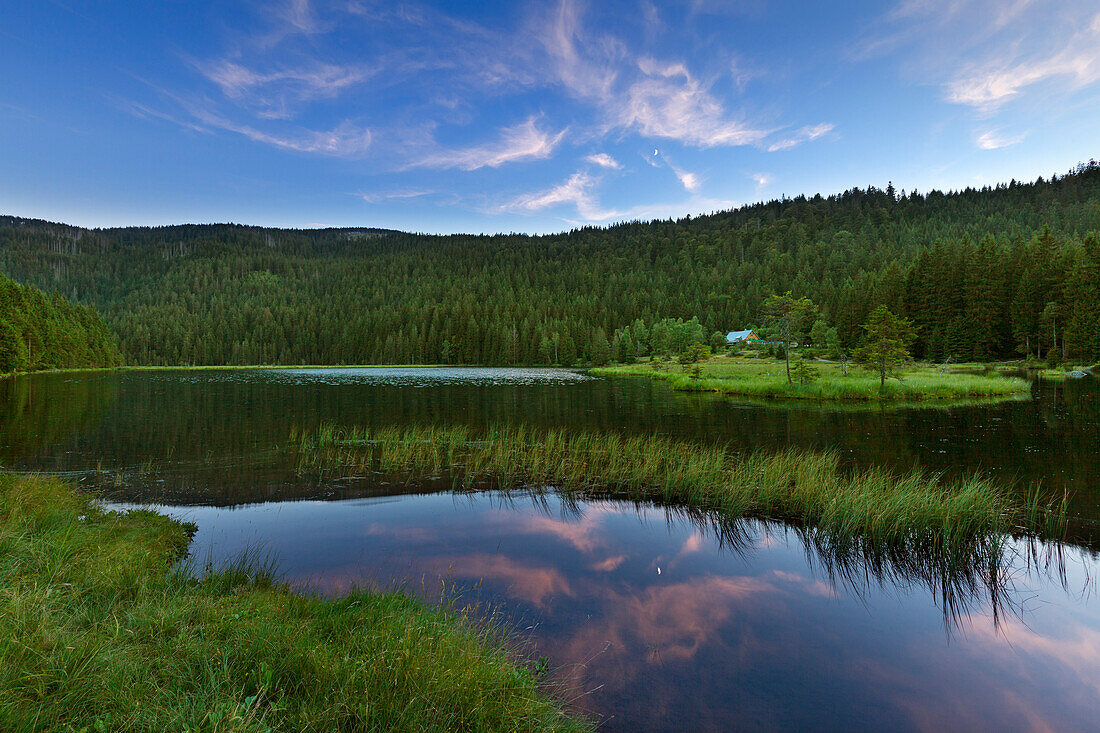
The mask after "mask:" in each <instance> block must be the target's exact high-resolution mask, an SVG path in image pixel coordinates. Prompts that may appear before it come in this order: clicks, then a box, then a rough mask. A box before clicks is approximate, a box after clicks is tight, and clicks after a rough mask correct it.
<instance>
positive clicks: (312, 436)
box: [292, 426, 1065, 552]
mask: <svg viewBox="0 0 1100 733" xmlns="http://www.w3.org/2000/svg"><path fill="white" fill-rule="evenodd" d="M292 443H294V444H296V446H297V448H296V449H297V451H298V455H299V467H300V470H301V471H303V472H316V473H318V474H319V475H322V476H323V475H324V474H325V473H326V472H331V471H337V472H341V473H342V472H345V471H348V470H353V471H355V470H360V471H361V470H378V471H381V472H383V473H388V474H393V473H406V474H411V475H422V476H423V475H435V474H439V473H448V474H450V475H452V476H454V477H455V480H456V485H457V486H460V487H465V488H477V487H480V486H485V485H489V486H493V487H499V488H520V487H522V488H528V489H533V490H535V491H547V490H553V491H559V492H562V493H566V494H569V493H574V492H586V493H596V494H600V493H606V494H610V495H615V496H622V497H624V498H629V499H635V500H648V501H658V502H663V503H669V504H676V505H680V506H688V507H698V508H702V509H706V510H713V511H715V512H716V513H717V514H718V515H719V516H721V517H723V518H725V519H736V518H739V517H743V516H757V517H764V518H772V519H783V520H788V521H791V522H794V523H796V524H800V525H807V526H813V527H816V528H818V529H820V530H822V531H824V532H826V533H829V534H830V535H832V536H835V537H840V538H859V539H860V540H861V541H864V542H866V543H869V544H870V545H871V546H877V547H883V548H885V547H895V548H897V547H904V548H907V549H909V550H913V551H935V552H939V551H943V550H948V551H950V552H954V551H956V550H959V549H960V548H965V547H966V546H967V545H968V543H971V542H972V541H973V540H975V539H977V538H983V537H990V536H994V535H998V534H1005V533H1009V532H1023V533H1033V534H1043V535H1047V536H1050V535H1051V534H1054V535H1057V534H1058V533H1060V532H1061V531H1062V529H1061V528H1062V526H1063V524H1064V513H1065V504H1064V503H1063V504H1062V505H1060V506H1058V507H1053V506H1052V507H1043V506H1040V504H1039V499H1038V496H1037V495H1036V496H1035V497H1033V498H1032V499H1031V500H1030V501H1023V502H1019V503H1014V502H1013V501H1012V500H1011V499H1010V497H1009V496H1008V495H1007V494H1006V493H1005V492H1003V491H1001V490H999V489H998V487H996V486H994V485H993V484H992V483H991V482H990V481H988V480H986V479H984V478H981V477H978V476H974V477H970V478H967V479H963V480H959V481H954V482H946V481H943V480H941V479H940V478H938V477H937V476H934V475H929V474H925V473H920V472H911V473H908V474H905V475H901V476H898V475H895V474H892V473H890V472H888V471H886V470H884V469H879V468H873V469H865V470H860V471H842V470H840V468H839V466H838V462H839V459H838V457H837V455H836V454H834V453H828V452H826V453H809V452H804V451H797V450H787V451H783V452H780V453H775V454H766V453H752V454H748V455H737V454H734V453H731V452H729V451H728V450H726V449H725V448H723V447H715V446H700V445H694V444H689V443H684V442H679V441H674V440H669V439H665V438H661V437H657V436H642V437H637V436H636V437H623V436H620V435H617V434H603V433H566V432H561V431H549V432H546V431H536V430H528V429H526V428H522V427H516V428H511V427H504V428H489V429H488V430H487V431H485V432H483V433H474V432H471V431H470V430H469V429H468V428H465V427H416V426H411V427H396V428H379V429H354V428H346V429H345V428H336V427H332V426H322V427H321V428H319V429H318V430H317V431H315V432H306V433H304V434H302V435H298V436H293V437H292Z"/></svg>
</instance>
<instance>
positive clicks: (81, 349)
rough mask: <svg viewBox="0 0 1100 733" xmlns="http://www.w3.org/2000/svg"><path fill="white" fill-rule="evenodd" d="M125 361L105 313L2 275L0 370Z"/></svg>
mask: <svg viewBox="0 0 1100 733" xmlns="http://www.w3.org/2000/svg"><path fill="white" fill-rule="evenodd" d="M121 362H122V357H121V355H120V354H119V350H118V346H117V345H116V344H115V338H114V336H113V335H112V334H111V332H110V331H109V330H108V329H107V326H106V325H105V324H104V323H103V320H102V319H101V318H100V317H99V315H98V314H97V313H96V312H95V311H94V310H92V309H91V308H89V307H87V306H82V305H74V304H73V303H70V302H69V301H67V300H65V299H64V298H63V297H61V296H60V295H58V294H56V293H53V294H46V293H43V292H42V291H41V290H38V289H37V288H33V287H29V286H25V285H19V284H18V283H15V282H12V280H11V279H9V278H7V277H4V276H3V275H0V374H7V373H10V372H20V371H33V370H36V369H68V368H75V367H110V366H117V365H118V364H120V363H121Z"/></svg>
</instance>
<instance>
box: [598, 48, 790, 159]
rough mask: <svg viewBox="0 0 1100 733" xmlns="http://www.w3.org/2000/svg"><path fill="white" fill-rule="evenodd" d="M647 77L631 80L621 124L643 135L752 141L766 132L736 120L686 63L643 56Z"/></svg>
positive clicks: (703, 142) (699, 141)
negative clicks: (695, 76) (661, 60)
mask: <svg viewBox="0 0 1100 733" xmlns="http://www.w3.org/2000/svg"><path fill="white" fill-rule="evenodd" d="M638 69H639V70H640V71H641V72H642V78H641V79H639V80H638V81H636V82H634V83H633V84H631V85H630V87H629V89H628V90H627V92H626V94H625V97H624V99H623V102H622V105H621V107H620V109H621V111H620V113H619V120H618V122H619V124H620V125H622V126H623V127H634V128H637V130H638V131H639V132H641V133H642V134H643V135H649V136H652V137H661V138H668V139H673V140H678V141H680V142H683V143H687V144H690V145H695V146H698V147H704V148H709V147H715V146H719V145H751V144H753V143H756V142H759V141H760V140H761V139H762V138H764V137H765V136H767V134H768V133H767V132H766V131H764V130H760V129H757V128H755V127H753V126H752V125H749V124H747V123H745V122H742V121H738V120H734V119H732V118H731V117H730V116H729V115H728V114H727V112H726V110H725V109H724V107H723V106H722V104H721V103H720V102H719V101H718V100H717V99H716V98H715V97H714V96H713V95H712V94H711V93H710V92H709V91H708V90H707V88H706V87H705V86H704V85H703V84H702V83H701V82H700V81H699V80H698V79H696V78H694V77H693V76H692V75H691V73H690V72H689V71H688V69H687V67H686V66H685V65H684V64H682V63H664V64H662V63H660V62H657V61H655V60H653V59H649V58H642V59H640V60H639V61H638Z"/></svg>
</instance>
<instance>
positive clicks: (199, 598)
mask: <svg viewBox="0 0 1100 733" xmlns="http://www.w3.org/2000/svg"><path fill="white" fill-rule="evenodd" d="M189 535H190V532H189V529H188V527H187V526H186V525H183V524H180V523H178V522H175V521H173V520H171V519H168V518H166V517H163V516H160V515H157V514H155V513H152V512H147V511H138V512H130V513H127V514H115V513H106V512H103V511H101V510H100V509H98V508H97V506H96V505H95V504H94V503H93V502H92V501H90V500H89V499H88V498H87V497H85V496H83V495H79V494H77V493H76V492H75V491H73V490H72V489H71V488H70V487H69V486H67V485H65V484H62V483H58V482H56V481H54V480H49V479H43V478H38V477H15V476H11V475H3V476H0V730H4V731H23V730H49V731H55V730H60V731H64V730H77V731H79V730H89V731H115V730H120V731H121V730H126V731H130V730H147V731H166V730H172V731H268V730H293V731H334V730H341V731H350V730H378V731H382V730H417V731H419V730H438V731H452V730H531V731H542V730H554V729H567V730H568V729H578V728H584V727H586V726H585V725H584V724H583V723H580V722H577V721H575V720H571V719H569V718H567V717H565V716H564V715H563V714H562V712H561V710H560V708H559V707H558V706H557V705H556V704H555V703H554V702H552V701H551V700H549V699H548V698H547V697H546V696H545V695H543V694H542V693H541V692H540V691H539V690H538V688H537V686H536V680H535V677H534V675H533V674H532V673H531V672H530V671H529V670H528V669H527V667H526V665H525V664H523V662H522V660H521V659H520V658H519V657H517V656H516V655H515V654H514V653H512V652H510V651H508V650H507V647H506V645H505V643H504V642H505V640H504V638H503V636H502V631H501V630H500V629H499V628H495V627H491V626H486V625H485V624H477V623H474V622H473V621H471V620H469V619H468V618H466V617H464V616H461V615H458V614H456V613H453V612H449V611H447V610H446V609H444V608H443V607H440V606H428V605H425V604H424V603H422V602H420V601H418V600H415V599H413V598H411V597H409V596H406V595H402V594H396V593H385V594H383V593H353V594H352V595H350V596H348V597H345V598H341V599H339V600H324V599H318V598H310V597H305V596H300V595H295V594H293V593H291V592H289V591H288V590H286V589H284V588H281V587H278V586H277V585H276V584H274V583H273V582H272V580H271V578H270V577H269V576H266V575H264V574H263V573H259V574H257V573H255V572H251V571H249V570H247V569H246V568H245V567H244V566H243V565H242V567H239V568H236V569H230V570H226V571H224V572H220V573H216V574H206V575H204V576H199V577H197V578H196V577H194V576H192V575H189V574H186V573H183V572H177V571H175V570H173V567H174V564H175V562H176V560H177V559H178V558H180V557H181V554H182V553H184V552H185V550H186V547H187V545H188V541H189Z"/></svg>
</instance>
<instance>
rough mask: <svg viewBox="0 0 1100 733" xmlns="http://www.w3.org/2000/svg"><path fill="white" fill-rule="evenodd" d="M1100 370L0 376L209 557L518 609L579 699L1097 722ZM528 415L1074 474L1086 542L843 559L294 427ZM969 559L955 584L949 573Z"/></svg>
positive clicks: (930, 464)
mask: <svg viewBox="0 0 1100 733" xmlns="http://www.w3.org/2000/svg"><path fill="white" fill-rule="evenodd" d="M1098 393H1100V392H1098V390H1097V389H1096V385H1095V384H1094V383H1093V382H1092V381H1091V380H1082V381H1080V382H1070V383H1067V384H1055V385H1051V384H1047V385H1036V387H1035V390H1034V393H1033V397H1032V399H1030V400H1027V401H1013V402H1008V403H1003V404H997V405H977V406H968V407H958V408H949V409H878V408H872V409H869V410H859V411H853V410H849V409H840V408H836V407H823V408H822V407H816V406H806V405H799V406H761V405H754V404H749V403H744V402H738V401H735V400H731V399H723V398H715V397H713V396H710V395H690V394H683V393H676V392H673V391H671V390H669V389H668V388H667V387H665V386H664V385H663V384H662V383H658V382H653V381H649V380H645V379H591V378H588V377H586V376H584V375H582V374H577V373H574V372H568V371H561V370H515V369H452V368H438V369H332V370H330V369H301V370H231V371H152V372H111V373H86V374H56V375H37V376H31V377H21V378H18V379H10V380H3V381H0V459H2V461H3V463H4V464H5V465H6V466H8V467H12V468H18V469H25V470H26V469H33V470H47V471H53V472H56V473H59V474H63V475H66V476H69V477H71V478H72V479H73V480H75V481H77V482H78V483H82V484H83V485H86V486H89V487H93V486H94V487H96V488H97V489H98V490H105V491H106V492H107V495H108V496H109V497H111V499H112V500H113V501H115V502H118V503H117V504H115V505H116V506H132V505H134V504H142V505H147V504H154V505H156V506H157V507H159V508H160V509H161V510H162V511H165V512H167V513H169V514H172V515H173V516H177V517H180V518H183V519H187V520H189V521H193V522H196V523H197V524H198V526H199V528H200V529H199V533H198V535H197V536H196V538H195V541H194V543H193V545H192V557H193V558H195V559H197V560H198V561H199V562H200V563H202V562H205V561H206V560H209V561H211V562H213V563H214V564H219V563H222V562H225V561H227V560H228V559H232V558H235V557H238V556H239V554H240V553H241V552H243V551H244V550H245V549H248V548H252V549H255V548H259V549H260V550H261V551H262V552H264V553H265V554H267V555H268V556H269V557H270V558H271V559H272V560H274V561H276V562H277V564H278V567H279V570H280V572H281V574H282V577H283V578H284V579H285V580H287V581H288V582H290V583H293V584H295V585H297V586H299V587H302V588H303V589H306V590H308V591H309V592H316V593H323V594H339V593H344V592H347V591H348V590H350V589H352V588H356V587H364V586H366V587H374V588H383V589H385V588H392V587H395V586H396V587H402V588H405V589H406V590H408V591H410V592H414V593H417V594H419V595H422V596H424V597H426V598H430V599H433V600H434V599H438V598H439V596H440V594H441V593H444V594H446V595H447V597H449V598H451V599H453V600H454V601H455V602H456V603H459V604H461V605H469V606H470V607H475V608H476V609H478V611H477V612H478V613H482V614H495V615H499V616H502V617H503V618H504V619H506V620H507V623H508V626H509V627H510V628H513V629H516V630H517V631H518V633H519V634H520V636H521V637H522V638H524V639H527V640H528V641H527V646H526V651H527V653H529V654H531V655H533V656H534V657H537V656H542V655H545V656H547V657H549V659H550V662H551V665H552V667H553V669H554V670H555V671H554V674H553V679H552V683H553V684H555V685H557V686H558V689H559V691H560V692H561V693H562V694H563V695H564V696H565V697H566V699H568V700H569V701H570V704H571V705H572V706H574V707H575V708H576V709H578V710H581V711H583V712H585V713H586V714H589V715H591V716H592V717H593V718H595V719H596V720H599V721H602V723H603V725H604V727H605V728H606V729H608V730H619V729H631V728H633V729H708V728H709V729H730V728H748V729H760V728H773V727H777V726H783V727H789V728H794V727H797V728H805V729H851V728H854V727H859V728H871V727H873V728H893V729H906V730H907V729H925V730H927V729H943V728H947V729H973V728H993V727H1006V728H1011V729H1035V730H1040V729H1054V730H1081V729H1087V728H1090V727H1093V726H1094V725H1095V713H1096V711H1097V710H1098V709H1100V706H1098V704H1097V703H1098V702H1100V618H1098V616H1100V606H1098V604H1097V603H1096V602H1095V600H1094V598H1093V593H1094V579H1095V578H1096V577H1097V576H1098V571H1100V565H1098V562H1097V559H1096V557H1095V556H1094V554H1093V553H1092V552H1091V550H1089V549H1088V548H1089V547H1091V545H1092V544H1093V532H1092V528H1093V526H1094V521H1095V520H1096V519H1097V518H1098V517H1100V508H1098V504H1100V502H1098V501H1097V500H1098V499H1100V497H1098V495H1097V489H1098V487H1097V485H1096V484H1097V480H1096V478H1095V477H1096V476H1097V475H1100V457H1098V451H1097V441H1098V437H1100V408H1098V401H1097V396H1098ZM324 422H333V423H337V424H345V425H391V424H408V423H423V424H465V425H471V426H473V427H484V426H487V425H495V424H525V425H531V426H537V427H543V428H550V427H560V428H567V429H588V430H597V431H615V432H624V433H643V434H652V433H658V434H662V435H669V436H674V437H678V438H681V439H685V440H692V441H701V442H709V443H723V444H727V445H730V446H732V447H733V448H734V449H736V450H746V451H747V450H756V449H764V450H771V449H776V448H779V447H785V446H788V445H794V446H800V447H807V448H815V449H821V448H827V449H833V450H837V451H838V452H840V454H841V456H842V457H843V459H844V461H845V462H846V463H847V464H849V465H853V466H864V465H885V466H889V467H891V468H895V469H908V468H910V467H914V466H917V467H924V468H927V469H930V470H937V471H944V472H947V473H950V474H964V473H967V472H971V471H974V470H983V471H986V472H990V473H992V474H994V475H995V476H997V477H999V478H1001V479H1003V480H1004V481H1005V482H1006V483H1008V482H1016V483H1017V485H1022V484H1026V483H1027V482H1029V481H1041V482H1042V484H1043V486H1044V488H1045V490H1047V491H1048V492H1051V493H1060V492H1061V491H1062V490H1069V491H1071V492H1072V494H1073V497H1074V498H1073V511H1074V513H1075V514H1076V515H1077V517H1078V520H1079V521H1077V522H1076V523H1075V534H1074V536H1073V540H1074V543H1075V544H1074V545H1071V546H1069V547H1064V548H1050V547H1039V548H1035V547H1029V546H1027V545H1026V544H1025V543H1022V542H1014V543H1012V544H1010V546H1009V547H1008V548H1007V550H1006V553H1005V558H1006V560H1005V565H1004V566H1003V568H1002V569H1001V573H1000V574H998V575H997V576H996V577H990V576H989V575H988V573H985V574H983V573H982V572H978V571H975V570H974V569H971V571H970V572H962V573H955V574H950V573H949V574H947V576H943V575H938V574H937V573H938V572H939V571H940V570H942V569H939V570H938V569H936V568H934V567H933V568H929V567H927V565H926V564H922V560H921V559H920V558H904V557H902V558H892V559H891V558H887V559H882V558H877V559H876V558H870V559H869V558H865V557H862V556H860V555H858V554H856V555H854V556H853V555H845V554H843V553H840V552H838V551H837V548H830V547H827V546H822V545H821V544H820V543H817V542H815V539H814V536H813V533H812V532H805V531H798V530H795V529H793V528H789V527H785V526H784V525H781V524H774V523H764V522H758V521H746V522H738V523H734V524H733V525H729V524H721V523H716V522H715V521H714V520H713V518H711V517H707V516H706V515H705V514H692V515H688V514H685V513H683V512H679V511H677V510H675V509H670V508H663V507H657V506H652V505H635V504H633V503H628V502H613V501H607V500H596V499H591V500H581V501H578V502H575V503H573V502H565V501H563V500H562V499H560V498H558V497H554V496H550V497H544V498H542V499H535V498H532V497H530V496H527V495H524V494H522V493H514V492H510V493H500V492H487V493H479V494H455V493H451V492H449V491H446V489H447V485H446V482H445V481H444V482H437V483H434V484H433V482H431V481H423V482H419V483H418V484H417V485H416V486H407V485H401V484H394V483H389V484H385V483H382V482H380V480H378V479H374V478H370V477H367V478H363V477H345V478H344V479H342V480H338V481H335V482H329V483H326V484H324V485H318V484H316V483H313V482H311V481H309V480H307V479H306V478H304V477H301V476H299V475H298V473H297V472H296V471H295V469H294V465H293V459H292V455H291V454H290V453H289V452H288V451H287V450H286V443H287V438H288V435H289V434H290V432H291V431H292V430H294V429H299V430H301V429H305V430H308V429H312V428H314V427H316V426H317V425H319V424H321V423H324ZM945 581H946V582H945Z"/></svg>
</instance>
